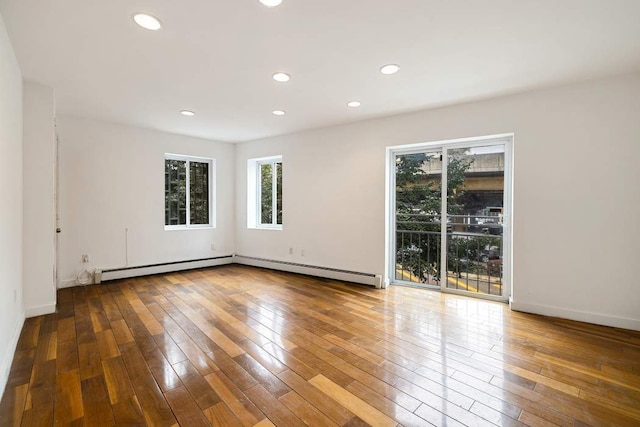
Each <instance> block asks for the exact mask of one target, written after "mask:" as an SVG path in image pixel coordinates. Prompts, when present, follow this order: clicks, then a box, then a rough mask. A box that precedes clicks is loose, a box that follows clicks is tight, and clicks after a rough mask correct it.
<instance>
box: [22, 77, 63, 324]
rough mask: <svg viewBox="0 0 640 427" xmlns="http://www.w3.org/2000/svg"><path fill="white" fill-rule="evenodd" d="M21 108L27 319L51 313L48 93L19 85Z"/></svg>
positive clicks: (52, 245) (50, 127)
mask: <svg viewBox="0 0 640 427" xmlns="http://www.w3.org/2000/svg"><path fill="white" fill-rule="evenodd" d="M23 102H24V109H23V111H24V151H23V152H24V165H23V168H24V170H23V176H24V205H23V206H24V241H23V245H24V248H23V253H24V259H23V260H24V271H23V275H24V306H25V311H26V314H27V317H30V316H38V315H40V314H46V313H53V312H54V311H55V309H56V283H55V277H54V264H55V252H54V251H55V201H54V185H55V180H54V165H55V126H54V119H55V103H54V93H53V89H52V88H50V87H47V86H43V85H40V84H36V83H29V82H25V84H24V99H23Z"/></svg>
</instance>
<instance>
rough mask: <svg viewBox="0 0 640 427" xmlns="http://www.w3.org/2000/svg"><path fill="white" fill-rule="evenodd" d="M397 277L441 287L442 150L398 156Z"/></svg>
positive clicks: (396, 181) (401, 279) (399, 279)
mask: <svg viewBox="0 0 640 427" xmlns="http://www.w3.org/2000/svg"><path fill="white" fill-rule="evenodd" d="M395 169H396V170H395V173H396V180H395V183H396V187H395V218H396V220H395V280H396V281H398V282H404V283H410V284H412V285H416V286H437V287H440V278H441V270H440V264H441V251H442V238H441V224H442V220H441V218H442V151H433V152H422V153H411V154H398V155H396V157H395Z"/></svg>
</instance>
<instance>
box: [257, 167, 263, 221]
mask: <svg viewBox="0 0 640 427" xmlns="http://www.w3.org/2000/svg"><path fill="white" fill-rule="evenodd" d="M257 169H258V173H257V174H256V177H257V180H256V189H257V191H256V194H257V196H258V200H257V203H256V211H257V212H256V215H257V218H258V225H262V164H261V163H258V164H257Z"/></svg>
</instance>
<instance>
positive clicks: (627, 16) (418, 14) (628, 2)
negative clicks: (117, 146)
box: [0, 0, 640, 141]
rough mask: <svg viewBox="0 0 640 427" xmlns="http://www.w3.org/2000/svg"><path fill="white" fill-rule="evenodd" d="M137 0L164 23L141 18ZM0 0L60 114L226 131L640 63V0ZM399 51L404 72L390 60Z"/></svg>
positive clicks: (317, 122) (513, 87)
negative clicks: (385, 69)
mask: <svg viewBox="0 0 640 427" xmlns="http://www.w3.org/2000/svg"><path fill="white" fill-rule="evenodd" d="M140 11H142V12H146V13H150V14H152V15H155V16H157V17H158V18H159V19H160V20H161V21H162V23H163V25H164V28H163V30H161V31H158V32H152V31H147V30H144V29H142V28H140V27H138V26H137V25H136V24H135V23H134V22H133V20H132V15H133V14H134V13H135V12H140ZM0 13H2V16H3V19H4V21H5V24H6V26H7V28H8V31H9V35H10V37H11V40H12V43H13V46H14V49H15V51H16V55H17V57H18V61H19V63H20V67H21V69H22V73H23V77H24V79H25V80H31V81H36V82H40V83H44V84H47V85H50V86H52V87H54V88H55V89H56V100H57V101H56V102H57V109H58V113H59V114H69V115H76V116H85V117H91V118H96V119H101V120H106V121H109V122H116V123H124V124H131V125H136V126H141V127H146V128H153V129H158V130H163V131H168V132H174V133H180V134H186V135H193V136H199V137H204V138H209V139H215V140H222V141H246V140H251V139H257V138H262V137H266V136H272V135H279V134H284V133H291V132H295V131H299V130H304V129H310V128H317V127H323V126H328V125H333V124H338V123H347V122H352V121H357V120H362V119H366V118H371V117H377V116H383V115H390V114H396V113H400V112H406V111H412V110H418V109H424V108H429V107H434V106H440V105H446V104H453V103H458V102H463V101H467V100H473V99H480V98H487V97H493V96H497V95H500V94H505V93H513V92H519V91H524V90H529V89H532V88H538V87H544V86H551V85H557V84H563V83H568V82H571V81H577V80H585V79H589V78H594V77H598V76H603V75H610V74H620V73H625V72H631V71H635V70H640V20H639V19H640V0H389V1H382V0H284V1H283V3H282V5H281V6H280V7H277V8H271V9H270V8H266V7H264V6H262V5H261V4H260V3H259V2H258V0H190V1H180V0H178V1H176V0H65V1H63V0H55V1H54V0H0ZM387 63H397V64H399V65H400V67H401V69H400V72H399V73H397V74H396V75H393V76H384V75H382V74H380V73H379V71H378V70H379V68H380V66H382V65H384V64H387ZM276 71H284V72H287V73H290V74H291V75H292V79H291V81H290V82H289V83H285V84H282V83H276V82H274V81H273V80H272V79H271V75H272V74H273V73H274V72H276ZM351 100H359V101H361V102H362V106H361V107H360V108H356V109H353V108H348V107H347V106H346V103H347V102H348V101H351ZM181 109H190V110H194V111H195V112H196V116H195V117H183V116H181V115H180V114H179V111H180V110H181ZM275 109H283V110H286V111H287V115H286V116H284V117H276V116H274V115H272V114H271V111H272V110H275Z"/></svg>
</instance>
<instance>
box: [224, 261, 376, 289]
mask: <svg viewBox="0 0 640 427" xmlns="http://www.w3.org/2000/svg"><path fill="white" fill-rule="evenodd" d="M233 259H234V262H235V263H237V264H244V265H251V266H254V267H263V268H270V269H272V270H281V271H288V272H291V273H299V274H306V275H308V276H317V277H324V278H327V279H334V280H344V281H347V282H354V283H361V284H364V285H369V286H374V287H376V288H378V289H380V288H382V275H380V274H373V273H361V272H358V271H349V270H341V269H338V268H328V267H318V266H315V265H307V264H298V263H295V262H287V261H276V260H272V259H266V258H255V257H249V256H243V255H234V257H233Z"/></svg>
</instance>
